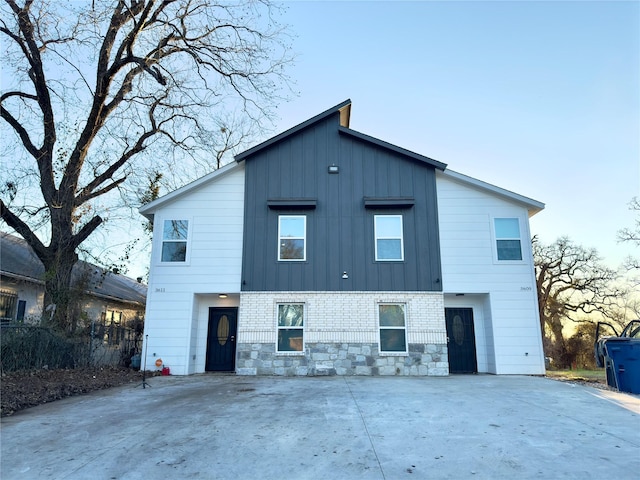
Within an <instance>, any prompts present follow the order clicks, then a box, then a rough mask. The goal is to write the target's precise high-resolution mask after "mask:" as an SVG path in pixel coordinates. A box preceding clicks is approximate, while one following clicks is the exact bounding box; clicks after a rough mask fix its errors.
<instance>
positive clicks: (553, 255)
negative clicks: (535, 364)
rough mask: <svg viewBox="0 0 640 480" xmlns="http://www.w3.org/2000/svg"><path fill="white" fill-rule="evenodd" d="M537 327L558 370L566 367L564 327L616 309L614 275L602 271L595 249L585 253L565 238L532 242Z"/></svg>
mask: <svg viewBox="0 0 640 480" xmlns="http://www.w3.org/2000/svg"><path fill="white" fill-rule="evenodd" d="M533 258H534V262H535V267H536V287H537V291H538V309H539V312H540V325H541V329H542V332H543V335H544V336H545V345H546V347H547V348H548V349H549V348H550V349H552V350H553V352H549V351H548V352H547V354H550V353H551V354H552V356H554V357H555V358H554V360H555V361H556V362H558V363H559V365H560V366H567V363H568V361H569V359H568V357H567V344H566V341H565V337H564V334H563V326H564V325H565V324H566V323H567V322H577V323H579V322H585V321H589V320H588V319H589V316H600V317H601V316H604V317H608V316H610V314H611V311H612V309H614V308H615V307H616V300H617V298H618V294H619V291H618V290H617V288H616V287H615V283H616V280H617V278H618V275H617V273H616V272H615V271H614V270H612V269H610V268H607V267H605V266H604V265H603V264H602V261H601V258H600V256H599V255H598V252H597V251H596V250H595V249H585V248H583V247H581V246H580V245H576V244H575V243H573V242H572V241H571V240H569V239H568V238H566V237H562V238H559V239H558V240H556V241H555V242H554V243H553V244H551V245H543V244H542V243H540V241H539V240H538V238H537V237H534V238H533Z"/></svg>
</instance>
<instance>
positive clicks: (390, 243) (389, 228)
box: [373, 215, 404, 262]
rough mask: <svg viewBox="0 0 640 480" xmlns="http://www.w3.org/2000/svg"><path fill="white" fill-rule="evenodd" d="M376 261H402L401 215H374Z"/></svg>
mask: <svg viewBox="0 0 640 480" xmlns="http://www.w3.org/2000/svg"><path fill="white" fill-rule="evenodd" d="M373 223H374V227H373V229H374V235H375V239H376V246H375V250H376V261H382V262H389V261H391V262H392V261H402V260H404V240H403V235H402V215H374V217H373Z"/></svg>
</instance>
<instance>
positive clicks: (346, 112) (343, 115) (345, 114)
mask: <svg viewBox="0 0 640 480" xmlns="http://www.w3.org/2000/svg"><path fill="white" fill-rule="evenodd" d="M335 113H340V126H341V127H345V128H348V127H349V121H350V120H351V100H349V99H347V100H345V101H344V102H341V103H339V104H338V105H336V106H335V107H331V108H329V109H328V110H325V111H324V112H322V113H320V114H318V115H316V116H315V117H312V118H310V119H309V120H306V121H304V122H302V123H300V124H298V125H296V126H295V127H292V128H290V129H289V130H286V131H284V132H282V133H280V134H279V135H276V136H275V137H271V138H270V139H269V140H266V141H264V142H262V143H260V144H258V145H256V146H255V147H252V148H250V149H249V150H245V151H244V152H241V153H239V154H238V155H236V156H235V157H234V158H235V160H236V162H241V161H242V160H245V159H246V158H247V157H249V156H251V155H253V154H254V153H256V152H259V151H260V150H263V149H265V148H267V147H270V146H271V145H274V144H276V143H278V142H279V141H280V140H283V139H285V138H287V137H290V136H291V135H293V134H295V133H298V132H299V131H300V130H304V129H305V128H307V127H309V126H311V125H313V124H314V123H318V122H319V121H321V120H324V119H325V118H327V117H329V116H331V115H333V114H335Z"/></svg>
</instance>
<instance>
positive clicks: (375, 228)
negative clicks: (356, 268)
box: [373, 213, 404, 262]
mask: <svg viewBox="0 0 640 480" xmlns="http://www.w3.org/2000/svg"><path fill="white" fill-rule="evenodd" d="M390 217H396V218H399V219H400V236H399V237H379V236H378V222H377V219H378V218H390ZM378 240H400V258H379V257H378ZM373 243H374V246H373V247H374V252H375V253H374V255H375V261H376V262H404V219H403V215H402V214H399V213H398V214H390V215H388V214H384V215H382V214H380V215H374V216H373Z"/></svg>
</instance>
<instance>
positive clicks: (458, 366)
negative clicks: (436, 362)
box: [444, 308, 478, 373]
mask: <svg viewBox="0 0 640 480" xmlns="http://www.w3.org/2000/svg"><path fill="white" fill-rule="evenodd" d="M444 317H445V320H446V322H447V339H448V342H447V349H448V351H449V373H477V372H478V361H477V358H476V337H475V332H474V329H473V309H471V308H445V309H444Z"/></svg>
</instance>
